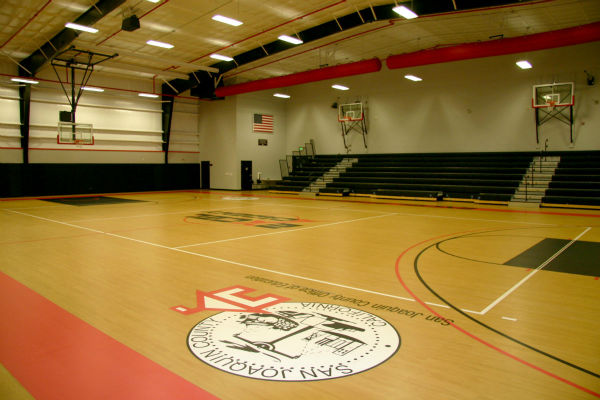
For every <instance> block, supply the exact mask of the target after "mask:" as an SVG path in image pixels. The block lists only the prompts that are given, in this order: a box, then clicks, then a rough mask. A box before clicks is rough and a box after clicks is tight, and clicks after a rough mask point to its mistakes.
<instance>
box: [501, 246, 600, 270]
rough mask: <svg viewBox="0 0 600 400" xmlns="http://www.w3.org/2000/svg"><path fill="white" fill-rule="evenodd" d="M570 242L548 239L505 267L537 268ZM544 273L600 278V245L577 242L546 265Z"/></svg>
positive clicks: (511, 260) (510, 261)
mask: <svg viewBox="0 0 600 400" xmlns="http://www.w3.org/2000/svg"><path fill="white" fill-rule="evenodd" d="M569 242H570V240H564V239H549V238H546V239H544V240H542V241H541V242H539V243H537V244H535V245H534V246H532V247H530V248H529V249H527V250H525V251H524V252H523V253H521V254H519V255H518V256H516V257H514V258H512V259H510V260H508V261H507V262H505V263H504V265H512V266H515V267H524V268H537V267H539V266H540V265H542V264H543V263H544V262H545V261H546V260H548V259H549V258H550V257H552V256H553V255H554V254H555V253H556V252H557V251H559V250H560V249H562V248H563V247H564V246H566V245H567V244H568V243H569ZM544 271H556V272H567V273H570V274H578V275H588V276H594V277H597V276H600V243H598V242H585V241H577V242H575V243H573V244H572V245H571V246H569V247H568V248H567V249H566V250H565V251H563V252H562V253H561V254H560V255H558V257H556V258H555V259H554V260H552V261H551V262H550V263H549V264H548V265H546V266H545V267H544Z"/></svg>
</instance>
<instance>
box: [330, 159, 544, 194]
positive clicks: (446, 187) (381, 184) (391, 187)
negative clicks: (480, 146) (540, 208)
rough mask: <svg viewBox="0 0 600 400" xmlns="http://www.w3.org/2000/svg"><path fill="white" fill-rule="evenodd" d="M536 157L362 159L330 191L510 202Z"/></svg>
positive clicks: (331, 186) (335, 182)
mask: <svg viewBox="0 0 600 400" xmlns="http://www.w3.org/2000/svg"><path fill="white" fill-rule="evenodd" d="M532 157H533V154H532V153H442V154H440V153H436V154H375V155H362V156H358V162H357V163H356V164H354V165H353V167H352V168H351V169H349V170H347V171H346V172H345V173H343V174H341V175H340V177H339V178H336V179H334V182H332V183H330V184H328V185H327V188H348V189H350V190H351V192H352V193H354V194H358V195H361V194H362V195H367V194H368V195H374V196H377V197H406V198H417V199H441V198H443V199H446V200H459V201H460V200H463V201H464V200H468V201H473V200H478V201H490V202H508V201H510V199H511V196H512V195H513V194H514V192H515V190H516V189H517V188H518V186H519V183H520V182H521V179H522V178H523V175H524V174H525V172H526V170H527V168H528V166H529V164H530V162H531V160H532Z"/></svg>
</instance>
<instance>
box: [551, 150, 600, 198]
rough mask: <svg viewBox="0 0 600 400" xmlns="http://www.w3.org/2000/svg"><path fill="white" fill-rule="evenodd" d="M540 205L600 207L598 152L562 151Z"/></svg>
mask: <svg viewBox="0 0 600 400" xmlns="http://www.w3.org/2000/svg"><path fill="white" fill-rule="evenodd" d="M540 206H541V207H569V208H597V209H600V151H581V152H579V151H578V152H569V153H563V154H561V159H560V162H559V163H558V167H557V168H556V171H555V173H554V176H553V177H552V180H551V181H550V184H549V187H548V190H546V193H545V195H544V197H543V198H542V204H541V205H540Z"/></svg>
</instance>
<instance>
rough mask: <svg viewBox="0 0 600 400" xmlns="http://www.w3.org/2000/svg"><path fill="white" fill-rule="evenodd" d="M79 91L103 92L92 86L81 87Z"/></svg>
mask: <svg viewBox="0 0 600 400" xmlns="http://www.w3.org/2000/svg"><path fill="white" fill-rule="evenodd" d="M81 90H87V91H88V92H104V89H101V88H97V87H93V86H82V87H81Z"/></svg>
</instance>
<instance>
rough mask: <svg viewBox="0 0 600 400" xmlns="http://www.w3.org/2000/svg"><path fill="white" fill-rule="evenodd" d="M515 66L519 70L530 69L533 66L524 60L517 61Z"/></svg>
mask: <svg viewBox="0 0 600 400" xmlns="http://www.w3.org/2000/svg"><path fill="white" fill-rule="evenodd" d="M516 64H517V65H518V66H519V68H521V69H530V68H533V66H532V65H531V63H530V62H529V61H526V60H521V61H517V62H516Z"/></svg>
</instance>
